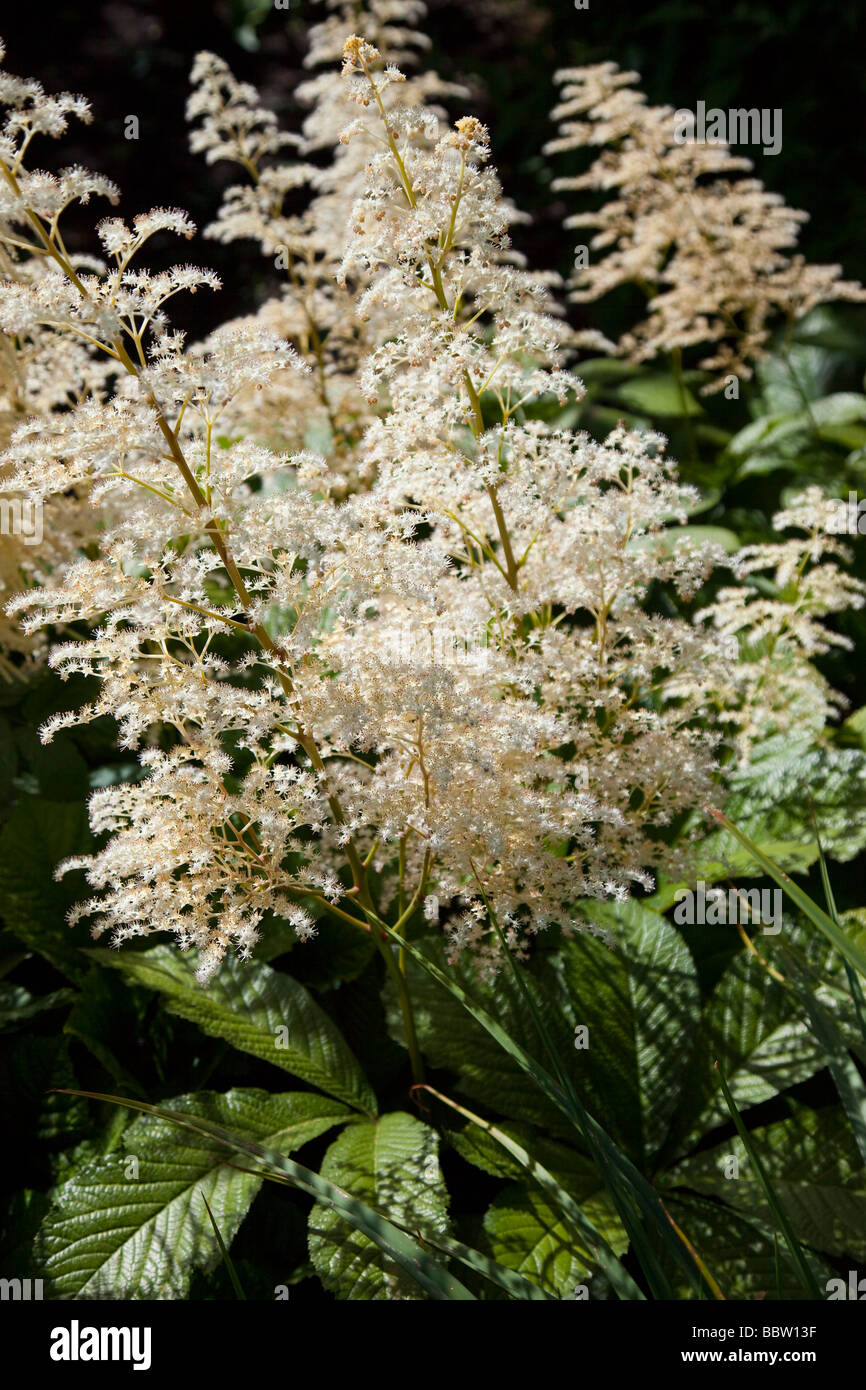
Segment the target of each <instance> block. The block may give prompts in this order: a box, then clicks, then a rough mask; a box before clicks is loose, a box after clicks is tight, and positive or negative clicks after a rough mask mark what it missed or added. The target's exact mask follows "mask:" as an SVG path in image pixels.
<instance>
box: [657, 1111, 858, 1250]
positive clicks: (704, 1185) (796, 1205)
mask: <svg viewBox="0 0 866 1390" xmlns="http://www.w3.org/2000/svg"><path fill="white" fill-rule="evenodd" d="M750 1138H751V1143H752V1144H753V1146H754V1148H755V1151H756V1152H757V1154H758V1155H759V1158H760V1161H761V1164H762V1166H763V1168H764V1171H765V1173H766V1175H767V1177H768V1178H769V1179H770V1181H771V1182H772V1184H773V1187H774V1189H775V1191H776V1193H777V1194H778V1197H779V1200H780V1202H781V1203H782V1205H783V1206H784V1209H785V1212H786V1214H787V1216H788V1219H789V1220H790V1223H791V1226H792V1227H793V1230H794V1233H795V1235H796V1236H797V1237H798V1239H799V1240H801V1241H804V1242H805V1243H806V1244H807V1245H811V1246H813V1247H814V1248H815V1249H816V1250H823V1251H825V1252H826V1254H828V1255H833V1256H837V1257H839V1258H840V1259H853V1260H856V1261H858V1262H863V1261H866V1175H864V1171H863V1160H862V1158H861V1157H860V1154H859V1152H858V1149H857V1145H856V1143H855V1142H854V1139H853V1136H852V1134H851V1131H850V1129H849V1127H848V1125H847V1124H846V1122H845V1116H844V1114H843V1113H842V1111H841V1110H840V1109H839V1108H838V1107H829V1108H826V1109H823V1110H808V1109H806V1108H805V1107H798V1109H797V1111H796V1112H795V1113H794V1114H793V1115H791V1116H790V1118H788V1119H786V1120H780V1121H778V1122H777V1123H776V1124H772V1125H766V1126H763V1127H762V1128H760V1129H754V1130H752V1131H751V1135H750ZM732 1157H733V1158H735V1159H736V1160H737V1164H738V1168H739V1173H738V1176H737V1177H735V1178H729V1177H726V1176H725V1174H726V1172H731V1171H736V1170H735V1169H734V1167H733V1165H732V1164H731V1162H730V1160H731V1158H732ZM666 1181H667V1182H669V1183H671V1184H677V1185H679V1186H682V1187H688V1188H691V1189H693V1190H694V1191H696V1192H700V1193H703V1194H704V1195H705V1196H708V1197H715V1198H718V1199H719V1200H721V1201H725V1202H727V1203H728V1204H729V1205H730V1206H733V1207H735V1208H736V1209H737V1210H738V1211H740V1212H742V1213H743V1214H744V1215H746V1216H749V1217H757V1218H758V1219H759V1220H760V1221H761V1222H762V1223H764V1224H766V1225H769V1226H772V1224H773V1216H772V1213H771V1211H770V1208H769V1205H768V1203H767V1200H766V1197H765V1195H764V1192H763V1190H762V1187H761V1184H760V1181H759V1179H758V1176H757V1174H756V1172H755V1170H754V1166H753V1165H752V1163H751V1160H750V1158H749V1156H748V1154H747V1152H746V1148H745V1146H744V1144H743V1142H742V1140H741V1139H740V1138H739V1137H732V1138H730V1139H728V1140H726V1141H725V1142H724V1143H723V1144H720V1145H719V1146H718V1147H716V1148H713V1149H707V1150H705V1151H704V1152H702V1153H700V1154H697V1155H695V1156H694V1157H692V1158H689V1159H687V1160H686V1161H685V1162H684V1163H680V1164H678V1165H677V1166H676V1167H675V1168H673V1169H672V1170H671V1171H670V1173H668V1175H667V1178H666Z"/></svg>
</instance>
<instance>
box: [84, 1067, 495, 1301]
mask: <svg viewBox="0 0 866 1390" xmlns="http://www.w3.org/2000/svg"><path fill="white" fill-rule="evenodd" d="M74 1094H75V1095H76V1096H82V1097H87V1098H88V1099H90V1100H97V1101H104V1102H107V1103H110V1104H112V1105H117V1106H122V1107H124V1108H125V1109H128V1110H139V1111H141V1112H143V1113H144V1114H146V1115H152V1116H154V1117H155V1118H156V1119H160V1120H167V1121H170V1122H171V1123H172V1124H174V1125H177V1126H179V1127H180V1128H181V1129H185V1130H186V1129H189V1130H192V1131H193V1133H195V1134H204V1135H205V1137H206V1138H208V1139H214V1140H216V1141H217V1143H218V1144H219V1145H221V1147H222V1149H223V1150H226V1149H227V1150H228V1151H229V1153H232V1154H235V1153H245V1154H248V1155H249V1156H250V1157H252V1158H253V1159H254V1161H255V1162H257V1163H259V1164H261V1165H262V1168H261V1176H262V1177H265V1178H270V1179H271V1180H273V1181H276V1182H282V1183H288V1184H289V1185H291V1186H293V1187H297V1188H299V1189H300V1190H301V1191H302V1192H306V1193H308V1194H309V1195H310V1196H311V1197H313V1198H314V1199H315V1200H316V1201H317V1202H322V1203H324V1204H325V1205H326V1206H327V1207H328V1208H329V1209H332V1210H336V1211H339V1212H341V1213H342V1214H343V1215H344V1216H345V1218H346V1220H347V1221H348V1222H349V1224H350V1225H351V1226H353V1227H355V1228H357V1229H359V1230H361V1231H363V1232H364V1233H365V1234H367V1235H369V1237H370V1239H371V1240H372V1241H373V1242H374V1244H375V1245H376V1246H377V1247H378V1248H379V1249H381V1250H384V1251H385V1253H386V1254H387V1255H388V1256H389V1257H390V1258H393V1259H394V1260H396V1261H397V1263H398V1264H399V1265H400V1266H401V1267H402V1268H403V1269H404V1270H406V1271H407V1272H408V1273H409V1274H410V1275H411V1277H412V1278H413V1279H414V1280H416V1281H417V1282H418V1283H419V1284H420V1285H421V1286H422V1288H424V1289H426V1291H427V1292H428V1293H429V1294H430V1295H431V1296H432V1297H433V1298H435V1299H438V1300H448V1301H454V1300H460V1301H466V1300H471V1301H475V1295H474V1294H472V1293H470V1291H469V1290H468V1289H467V1288H465V1287H464V1285H463V1284H461V1283H460V1281H459V1280H458V1279H455V1277H454V1275H453V1274H450V1273H449V1272H448V1271H447V1270H446V1269H444V1268H443V1266H442V1265H441V1264H440V1263H439V1262H438V1261H437V1260H434V1259H433V1258H432V1257H431V1256H430V1255H429V1254H428V1253H427V1251H426V1250H425V1249H424V1248H423V1247H422V1246H421V1245H419V1244H418V1242H417V1241H416V1240H413V1239H412V1238H411V1237H409V1236H407V1234H406V1233H405V1232H404V1231H401V1230H400V1228H399V1227H398V1226H395V1225H394V1223H393V1222H391V1221H388V1220H387V1219H386V1218H385V1217H384V1216H382V1215H381V1213H380V1212H377V1211H374V1210H373V1208H372V1207H369V1206H367V1205H366V1204H365V1203H364V1202H360V1201H359V1200H358V1199H357V1198H356V1197H353V1196H352V1195H351V1194H350V1193H348V1192H344V1191H343V1189H342V1188H339V1187H335V1186H334V1184H333V1183H331V1182H328V1181H327V1180H326V1179H325V1178H322V1177H320V1176H319V1174H318V1173H313V1172H311V1171H310V1169H309V1168H305V1167H303V1165H302V1164H300V1163H297V1162H296V1161H295V1160H294V1159H293V1158H286V1157H285V1155H284V1154H281V1153H278V1152H277V1151H276V1150H275V1149H269V1148H266V1147H265V1146H264V1145H263V1144H259V1143H255V1142H254V1141H252V1140H249V1139H244V1138H242V1137H240V1136H239V1135H237V1134H230V1133H229V1132H228V1130H226V1129H224V1128H223V1127H222V1126H221V1125H216V1124H213V1122H212V1121H210V1120H206V1119H202V1118H201V1117H200V1116H189V1115H184V1114H180V1113H178V1112H177V1111H172V1110H163V1109H161V1108H160V1107H159V1106H157V1105H150V1104H148V1102H147V1101H141V1100H131V1099H128V1098H127V1097H125V1096H111V1095H104V1094H103V1093H101V1092H99V1091H76V1092H74Z"/></svg>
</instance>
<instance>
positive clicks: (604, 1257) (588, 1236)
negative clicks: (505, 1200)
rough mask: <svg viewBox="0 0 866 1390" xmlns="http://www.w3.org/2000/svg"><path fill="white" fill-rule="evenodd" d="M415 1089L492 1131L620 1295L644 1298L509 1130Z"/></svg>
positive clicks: (569, 1199) (599, 1236)
mask: <svg viewBox="0 0 866 1390" xmlns="http://www.w3.org/2000/svg"><path fill="white" fill-rule="evenodd" d="M412 1089H413V1091H427V1092H428V1093H429V1094H430V1095H431V1096H436V1098H437V1100H440V1101H442V1103H443V1104H444V1105H447V1106H449V1107H450V1108H451V1109H452V1110H454V1111H456V1113H457V1114H458V1115H462V1116H463V1117H464V1119H467V1120H470V1121H471V1122H472V1124H474V1125H477V1126H478V1128H479V1129H482V1130H484V1132H485V1133H486V1134H489V1135H490V1138H491V1139H494V1140H495V1141H496V1143H497V1144H500V1145H501V1146H502V1148H503V1149H505V1150H506V1152H507V1153H510V1154H511V1157H512V1158H513V1159H515V1161H516V1162H517V1163H519V1164H520V1166H521V1168H523V1169H524V1170H525V1171H526V1173H527V1174H528V1175H529V1177H530V1178H532V1180H533V1181H534V1182H535V1183H537V1185H538V1187H539V1188H540V1189H541V1190H542V1192H544V1194H545V1195H546V1196H547V1197H549V1198H550V1200H551V1201H552V1202H553V1204H554V1206H555V1207H557V1208H558V1210H559V1211H560V1213H561V1214H562V1216H564V1217H565V1219H566V1220H567V1221H571V1222H573V1224H574V1226H575V1227H576V1228H577V1230H578V1232H579V1233H580V1237H581V1239H582V1241H583V1242H584V1244H585V1245H586V1247H587V1249H588V1250H589V1252H590V1254H591V1255H592V1256H593V1258H594V1260H595V1262H596V1264H597V1265H598V1267H599V1269H601V1270H602V1271H603V1273H604V1274H605V1275H606V1276H607V1278H608V1280H609V1281H610V1284H611V1287H612V1288H613V1289H614V1291H615V1293H616V1294H617V1296H618V1297H619V1298H624V1299H630V1300H638V1299H640V1300H643V1298H644V1295H643V1293H642V1292H641V1290H640V1289H639V1288H638V1286H637V1284H636V1283H635V1282H634V1280H633V1279H632V1277H631V1275H630V1274H629V1273H628V1270H627V1269H625V1267H624V1266H623V1265H622V1264H621V1263H620V1261H619V1260H618V1259H617V1257H616V1254H615V1253H614V1251H613V1250H612V1249H611V1247H610V1245H609V1244H608V1242H607V1241H606V1240H605V1238H604V1236H603V1235H602V1234H601V1232H600V1231H599V1230H597V1229H596V1227H595V1226H594V1225H593V1224H592V1222H591V1221H590V1219H589V1217H588V1216H587V1215H586V1214H585V1213H584V1212H583V1211H582V1210H581V1207H580V1205H579V1203H578V1202H576V1201H575V1199H574V1198H573V1197H572V1196H571V1194H570V1193H569V1192H566V1191H565V1189H564V1188H562V1187H561V1186H560V1185H559V1183H558V1182H557V1181H556V1178H555V1177H554V1176H553V1174H552V1173H550V1172H549V1171H548V1170H547V1169H546V1168H545V1167H544V1165H543V1164H541V1163H539V1162H538V1160H537V1159H535V1158H533V1157H532V1155H531V1154H529V1153H528V1152H527V1151H526V1149H524V1148H523V1146H522V1145H521V1144H518V1143H517V1141H516V1140H515V1139H512V1137H511V1135H510V1134H506V1133H505V1132H504V1130H501V1129H498V1128H497V1126H496V1125H492V1124H490V1122H489V1121H488V1120H484V1119H482V1118H481V1116H480V1115H476V1114H474V1112H473V1111H471V1110H467V1109H466V1107H465V1106H463V1105H459V1104H458V1103H457V1101H456V1100H451V1098H450V1097H449V1096H446V1095H443V1094H442V1092H441V1091H437V1090H435V1089H434V1088H433V1087H432V1086H427V1085H423V1086H413V1088H412Z"/></svg>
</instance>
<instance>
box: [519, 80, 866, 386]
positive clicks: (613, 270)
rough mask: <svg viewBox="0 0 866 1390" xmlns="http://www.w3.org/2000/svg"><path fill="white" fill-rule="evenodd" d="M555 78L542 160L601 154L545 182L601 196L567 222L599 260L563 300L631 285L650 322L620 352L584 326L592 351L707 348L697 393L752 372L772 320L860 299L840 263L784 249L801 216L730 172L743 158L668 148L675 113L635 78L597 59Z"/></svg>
mask: <svg viewBox="0 0 866 1390" xmlns="http://www.w3.org/2000/svg"><path fill="white" fill-rule="evenodd" d="M556 80H557V81H558V82H559V83H560V84H561V86H562V91H561V96H562V101H561V102H560V104H559V105H558V106H556V107H555V108H554V111H553V113H552V114H553V119H554V120H556V121H558V122H559V126H560V135H559V138H558V139H556V140H552V141H551V142H550V143H549V144H548V145H547V146H546V152H547V153H550V154H552V153H558V152H564V151H568V150H574V149H582V148H585V147H590V148H593V149H595V148H597V147H601V148H602V152H601V154H599V155H598V157H597V158H596V159H595V161H594V162H593V164H592V165H591V167H590V168H589V169H588V170H587V171H586V172H585V173H583V174H581V175H579V176H578V177H574V178H560V179H557V180H556V181H555V183H554V187H555V188H557V189H561V190H581V191H582V190H585V189H592V190H601V191H603V192H604V193H605V194H606V195H607V198H608V201H606V202H605V203H604V204H603V205H602V207H601V208H600V209H599V210H598V211H597V212H586V213H581V214H576V215H574V216H572V217H570V218H569V219H568V221H567V222H566V224H565V225H566V226H567V227H594V228H597V230H596V232H595V235H594V236H593V238H592V241H591V242H590V247H589V249H590V252H595V251H599V252H604V253H605V254H604V255H603V256H602V257H601V258H600V259H599V260H597V261H594V262H593V263H591V264H588V265H586V266H583V267H581V268H580V269H578V270H577V271H576V272H575V274H574V277H573V279H572V281H571V282H570V283H571V297H572V299H573V300H575V301H578V302H583V301H587V300H594V299H598V298H600V297H601V296H602V295H605V294H607V293H608V292H609V291H610V290H612V289H614V288H616V287H617V286H619V285H622V284H626V283H631V284H636V285H638V286H640V288H641V289H642V290H643V291H644V292H645V293H646V295H647V299H648V302H647V313H646V318H644V319H643V320H642V321H641V322H639V323H637V324H636V325H635V326H634V327H633V328H632V329H631V330H630V331H629V332H628V333H626V334H624V335H623V337H622V338H621V339H620V341H619V342H618V343H617V344H615V345H614V344H612V343H608V342H607V341H606V340H601V339H600V335H598V334H597V333H595V332H593V331H592V330H590V331H589V337H588V339H587V345H588V346H590V345H591V346H593V347H596V348H597V347H598V346H599V345H600V342H601V345H602V346H603V347H604V348H605V350H608V351H615V352H617V353H620V354H624V355H626V356H628V357H629V358H631V359H632V360H633V361H645V360H647V359H649V358H652V357H654V356H656V355H657V354H658V353H660V352H670V351H672V350H674V349H682V348H688V347H695V346H699V345H707V344H712V350H711V351H709V352H706V353H705V355H704V357H703V358H702V359H701V360H700V364H699V365H700V366H701V368H702V369H703V370H704V371H707V372H710V373H712V380H711V381H710V382H708V383H707V385H706V386H705V387H704V390H705V391H714V390H719V389H721V387H722V386H723V385H724V381H725V377H726V376H727V375H730V374H735V375H740V376H744V377H747V378H748V377H749V376H750V375H751V372H752V365H751V364H752V363H753V362H754V361H755V360H756V359H758V358H760V357H761V356H762V355H763V354H764V351H765V344H766V342H767V339H768V337H769V334H770V331H771V327H772V322H773V320H774V319H776V318H777V317H779V316H784V317H785V318H787V319H789V320H793V319H797V318H800V317H801V316H802V315H803V314H805V313H807V312H808V311H809V310H810V309H812V308H814V306H815V305H816V304H822V303H825V302H827V301H828V300H834V299H852V300H862V299H864V298H866V291H864V290H863V288H862V287H861V286H860V285H857V284H855V283H852V282H848V281H844V280H841V279H840V278H839V275H840V267H839V266H821V265H810V264H809V263H808V262H807V261H806V260H805V258H804V257H803V256H802V255H800V254H791V253H792V252H793V251H794V249H795V248H796V245H797V240H798V237H799V233H800V228H801V226H802V224H803V223H804V222H805V221H806V220H807V214H806V213H803V212H798V211H794V210H792V209H791V208H789V207H787V206H786V205H785V202H784V200H783V199H782V198H781V197H780V196H779V195H778V194H775V193H769V192H768V191H767V190H766V189H765V188H764V186H763V184H762V183H761V182H760V181H759V180H758V179H755V178H742V177H731V176H732V175H738V174H740V173H748V171H749V170H751V168H752V163H751V161H750V160H748V159H744V158H742V157H740V156H734V155H732V154H731V152H730V149H729V147H728V146H727V144H725V143H724V142H722V141H719V142H715V141H714V142H713V143H706V142H703V141H700V140H697V139H695V138H689V139H686V140H685V141H684V142H683V143H678V140H677V137H676V130H677V121H676V119H675V112H674V110H673V108H672V107H669V106H649V105H647V101H646V97H645V96H644V94H643V93H642V92H640V91H636V90H635V88H634V84H635V83H636V82H638V81H639V80H640V78H639V74H637V73H635V72H622V71H621V70H620V69H619V68H618V67H617V65H616V64H615V63H612V62H605V63H596V64H593V65H592V66H589V67H583V68H569V69H564V70H562V71H561V72H559V73H557V74H556Z"/></svg>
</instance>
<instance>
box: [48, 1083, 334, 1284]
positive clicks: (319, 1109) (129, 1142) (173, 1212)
mask: <svg viewBox="0 0 866 1390" xmlns="http://www.w3.org/2000/svg"><path fill="white" fill-rule="evenodd" d="M167 1104H168V1105H170V1106H171V1107H172V1109H173V1110H175V1111H177V1112H179V1113H180V1114H184V1115H189V1116H201V1117H203V1118H205V1119H207V1120H209V1121H212V1122H217V1123H218V1124H220V1125H221V1126H222V1125H231V1127H232V1129H233V1130H234V1131H235V1132H236V1133H237V1134H238V1135H239V1136H241V1137H242V1138H247V1139H251V1140H254V1141H256V1142H259V1143H266V1144H268V1145H270V1146H271V1147H273V1148H275V1149H278V1150H279V1151H280V1152H282V1153H290V1152H291V1151H292V1150H293V1149H297V1148H300V1146H301V1145H302V1144H305V1143H307V1142H308V1141H309V1140H310V1139H314V1138H316V1137H317V1136H318V1135H320V1134H324V1133H325V1131H326V1130H328V1129H330V1128H332V1126H333V1125H335V1124H340V1123H341V1122H342V1121H344V1120H345V1119H347V1118H349V1117H350V1113H351V1112H350V1111H348V1110H347V1109H346V1107H345V1106H342V1105H339V1104H337V1103H335V1102H334V1101H332V1100H327V1099H325V1097H323V1096H316V1095H311V1094H309V1093H306V1092H303V1093H291V1092H290V1093H287V1094H284V1095H274V1096H269V1095H267V1094H266V1093H265V1092H264V1091H256V1090H235V1091H228V1092H227V1093H226V1094H225V1095H217V1094H215V1093H213V1092H207V1091H203V1092H200V1093H198V1094H195V1095H188V1096H180V1097H178V1098H177V1099H175V1100H172V1101H169V1102H167ZM262 1181H263V1177H262V1175H261V1174H250V1173H247V1172H241V1171H239V1170H238V1169H236V1168H232V1167H230V1166H229V1164H228V1163H227V1161H226V1152H225V1146H224V1145H221V1144H219V1143H218V1142H217V1141H216V1140H214V1139H211V1138H209V1137H208V1136H206V1135H202V1134H199V1133H192V1132H190V1131H188V1130H179V1129H178V1127H177V1125H176V1124H175V1123H173V1122H172V1121H170V1120H168V1119H164V1118H157V1117H154V1116H152V1115H144V1116H141V1117H139V1118H137V1119H136V1120H135V1121H134V1122H133V1123H132V1124H131V1125H130V1126H129V1128H128V1129H127V1130H126V1131H125V1133H124V1136H123V1149H122V1150H120V1151H117V1152H115V1153H112V1154H109V1155H108V1156H107V1157H106V1158H103V1159H101V1160H100V1161H99V1162H97V1163H94V1164H92V1165H90V1166H89V1167H87V1168H86V1169H84V1171H83V1172H81V1173H78V1174H76V1175H75V1176H74V1177H72V1178H71V1179H70V1180H69V1181H68V1182H66V1183H64V1184H63V1186H62V1187H60V1188H59V1189H58V1190H57V1192H56V1194H55V1204H54V1206H53V1207H52V1209H51V1211H50V1212H49V1214H48V1216H47V1217H46V1219H45V1221H44V1222H43V1225H42V1228H41V1231H40V1235H39V1239H38V1243H37V1254H38V1257H39V1259H40V1263H41V1268H42V1270H43V1271H44V1275H45V1277H46V1278H48V1279H49V1280H50V1281H51V1289H52V1296H53V1297H55V1298H71V1299H90V1298H93V1299H109V1298H113V1299H134V1298H146V1299H153V1298H175V1299H177V1298H184V1297H185V1295H186V1293H187V1291H188V1289H189V1280H190V1274H191V1272H192V1270H193V1269H198V1268H202V1269H210V1268H213V1267H214V1266H215V1265H216V1264H217V1262H218V1261H219V1246H218V1244H217V1240H216V1237H215V1235H214V1232H213V1228H212V1226H211V1224H210V1222H209V1221H208V1219H207V1215H206V1213H205V1211H204V1209H203V1207H202V1204H201V1195H200V1194H201V1193H202V1192H203V1193H204V1194H205V1196H206V1197H207V1200H208V1203H209V1205H210V1207H211V1209H212V1211H213V1213H214V1217H215V1219H216V1221H217V1223H218V1224H219V1227H220V1230H221V1232H222V1233H223V1235H224V1238H225V1241H226V1244H227V1245H230V1244H231V1242H232V1240H233V1239H234V1236H235V1234H236V1233H237V1230H238V1227H239V1226H240V1224H241V1222H242V1220H243V1218H244V1216H245V1215H246V1213H247V1210H248V1209H249V1206H250V1203H251V1202H252V1200H253V1198H254V1197H255V1195H256V1193H257V1192H258V1190H259V1188H260V1186H261V1184H262Z"/></svg>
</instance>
